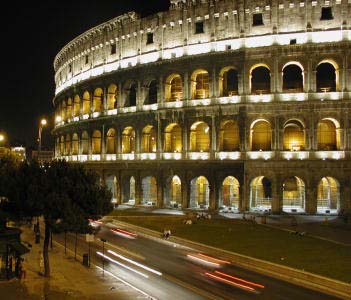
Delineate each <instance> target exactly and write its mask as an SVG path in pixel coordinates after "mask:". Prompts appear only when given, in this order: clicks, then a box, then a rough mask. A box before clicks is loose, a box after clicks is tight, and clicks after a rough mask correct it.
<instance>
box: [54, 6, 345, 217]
mask: <svg viewBox="0 0 351 300" xmlns="http://www.w3.org/2000/svg"><path fill="white" fill-rule="evenodd" d="M350 19H351V3H350V2H349V1H347V0H337V1H308V2H303V1H291V2H286V1H250V2H244V1H227V0H217V1H214V0H202V1H195V0H193V1H188V0H183V1H180V0H179V1H178V0H174V1H171V7H170V9H169V11H167V12H162V13H158V14H155V15H152V16H148V17H146V18H140V17H139V16H138V15H137V14H135V13H134V12H131V13H128V14H125V15H123V16H120V17H117V18H115V19H113V20H111V21H108V22H106V23H104V24H102V25H100V26H97V27H96V28H93V29H91V30H89V31H88V32H86V33H84V34H82V35H81V36H79V37H77V38H76V39H75V40H73V41H72V42H70V43H69V44H68V45H67V46H65V47H64V48H63V49H62V50H61V51H60V53H59V54H58V55H57V57H56V59H55V62H54V66H55V71H56V75H55V80H56V85H57V88H56V97H55V99H54V106H55V115H56V127H55V130H54V135H55V140H56V157H57V158H64V159H66V160H68V161H84V162H85V163H86V165H87V166H88V167H89V168H92V169H95V170H96V171H98V172H99V173H100V174H101V177H102V178H103V179H104V180H105V181H106V182H107V184H108V185H109V186H110V187H111V189H112V190H113V193H114V201H116V202H118V203H124V202H128V203H130V204H134V203H135V204H150V205H153V204H155V205H157V206H173V205H174V206H178V207H180V206H181V207H191V208H198V209H201V208H204V209H207V208H209V207H210V208H213V209H218V208H219V207H221V206H224V205H225V206H226V207H231V208H233V210H239V211H244V210H254V211H267V210H268V211H272V212H274V213H280V212H281V211H285V212H288V213H299V212H301V213H302V212H303V213H311V214H315V213H337V212H340V210H343V209H348V208H350V207H351V203H350V202H351V200H350V198H351V190H350V189H351V151H350V150H351V119H350V114H349V112H350V108H351V30H350V24H349V23H350V21H349V20H350Z"/></svg>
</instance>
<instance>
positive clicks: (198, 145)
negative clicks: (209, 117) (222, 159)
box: [190, 121, 211, 152]
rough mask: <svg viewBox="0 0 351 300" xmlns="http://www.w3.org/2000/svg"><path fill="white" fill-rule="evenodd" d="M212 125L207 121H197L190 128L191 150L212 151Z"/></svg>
mask: <svg viewBox="0 0 351 300" xmlns="http://www.w3.org/2000/svg"><path fill="white" fill-rule="evenodd" d="M210 142H211V140H210V127H209V126H208V125H207V123H205V122H202V121H200V122H196V123H194V124H193V125H192V126H191V129H190V151H193V152H208V151H210Z"/></svg>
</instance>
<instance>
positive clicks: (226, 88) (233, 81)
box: [219, 67, 238, 97]
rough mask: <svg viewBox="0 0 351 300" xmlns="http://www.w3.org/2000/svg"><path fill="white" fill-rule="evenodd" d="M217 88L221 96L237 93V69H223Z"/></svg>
mask: <svg viewBox="0 0 351 300" xmlns="http://www.w3.org/2000/svg"><path fill="white" fill-rule="evenodd" d="M219 88H220V95H221V96H222V97H228V96H229V97H230V96H235V95H238V71H237V70H236V69H234V68H231V67H229V68H225V69H223V70H222V72H221V73H220V87H219Z"/></svg>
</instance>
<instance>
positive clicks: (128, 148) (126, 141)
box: [122, 126, 135, 153]
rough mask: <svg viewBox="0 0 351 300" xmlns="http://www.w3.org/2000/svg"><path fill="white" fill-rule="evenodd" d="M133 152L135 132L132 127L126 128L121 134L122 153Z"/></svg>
mask: <svg viewBox="0 0 351 300" xmlns="http://www.w3.org/2000/svg"><path fill="white" fill-rule="evenodd" d="M134 152H135V130H134V128H133V127H130V126H129V127H126V128H124V130H123V132H122V153H134Z"/></svg>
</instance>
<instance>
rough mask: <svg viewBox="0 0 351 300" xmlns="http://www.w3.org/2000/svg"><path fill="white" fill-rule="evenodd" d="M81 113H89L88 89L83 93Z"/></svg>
mask: <svg viewBox="0 0 351 300" xmlns="http://www.w3.org/2000/svg"><path fill="white" fill-rule="evenodd" d="M82 101H83V114H84V115H86V114H90V94H89V92H88V91H85V92H84V94H83V100H82Z"/></svg>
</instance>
